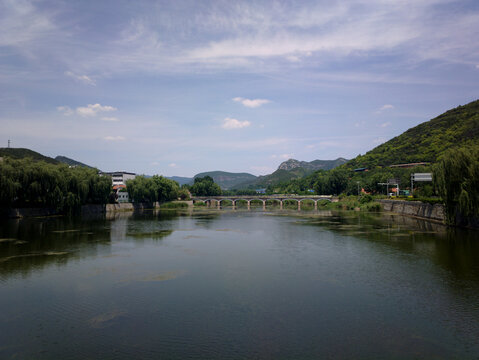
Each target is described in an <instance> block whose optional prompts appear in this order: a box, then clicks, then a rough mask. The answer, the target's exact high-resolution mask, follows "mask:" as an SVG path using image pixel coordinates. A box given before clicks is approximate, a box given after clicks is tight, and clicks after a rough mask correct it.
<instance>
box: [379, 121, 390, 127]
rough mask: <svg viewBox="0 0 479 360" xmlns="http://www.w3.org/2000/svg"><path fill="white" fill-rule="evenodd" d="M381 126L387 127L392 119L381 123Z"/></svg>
mask: <svg viewBox="0 0 479 360" xmlns="http://www.w3.org/2000/svg"><path fill="white" fill-rule="evenodd" d="M379 126H381V127H382V128H385V127H388V126H391V122H390V121H386V122H384V123H382V124H381V125H379Z"/></svg>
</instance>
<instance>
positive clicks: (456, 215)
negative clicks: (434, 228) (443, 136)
mask: <svg viewBox="0 0 479 360" xmlns="http://www.w3.org/2000/svg"><path fill="white" fill-rule="evenodd" d="M434 177H435V179H434V180H435V183H436V186H437V190H438V192H439V194H440V196H441V197H442V198H443V200H444V203H445V207H446V216H447V222H448V223H449V224H451V225H472V224H478V223H479V145H472V146H466V147H462V148H459V149H452V150H449V151H448V152H446V153H445V154H444V155H443V156H442V158H441V159H440V161H439V163H438V164H437V166H436V167H435V171H434Z"/></svg>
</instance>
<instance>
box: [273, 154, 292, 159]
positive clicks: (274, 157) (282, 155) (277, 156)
mask: <svg viewBox="0 0 479 360" xmlns="http://www.w3.org/2000/svg"><path fill="white" fill-rule="evenodd" d="M293 157H294V154H280V155H271V158H272V159H282V160H289V159H292V158H293Z"/></svg>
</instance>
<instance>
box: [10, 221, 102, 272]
mask: <svg viewBox="0 0 479 360" xmlns="http://www.w3.org/2000/svg"><path fill="white" fill-rule="evenodd" d="M0 239H1V240H0V275H2V276H5V275H14V274H22V275H23V276H26V275H29V274H30V273H31V272H32V271H34V270H38V269H42V268H44V267H46V266H49V265H58V266H61V265H64V264H66V263H67V262H68V261H69V260H71V259H81V258H83V257H86V256H92V255H96V252H97V248H98V246H103V245H104V244H109V243H110V233H109V227H108V224H107V222H106V221H105V220H104V219H103V220H95V221H92V220H90V221H84V220H82V219H80V218H63V217H61V218H60V217H57V218H42V219H16V220H9V221H6V222H2V223H1V225H0ZM85 249H88V251H85Z"/></svg>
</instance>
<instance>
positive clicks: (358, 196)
mask: <svg viewBox="0 0 479 360" xmlns="http://www.w3.org/2000/svg"><path fill="white" fill-rule="evenodd" d="M356 182H357V183H358V197H359V181H356Z"/></svg>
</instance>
